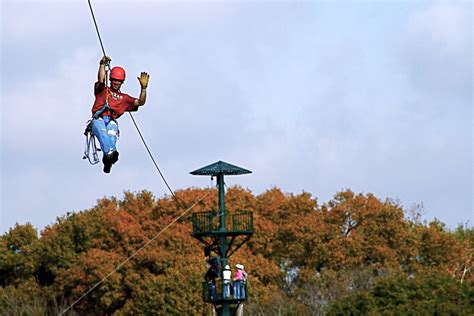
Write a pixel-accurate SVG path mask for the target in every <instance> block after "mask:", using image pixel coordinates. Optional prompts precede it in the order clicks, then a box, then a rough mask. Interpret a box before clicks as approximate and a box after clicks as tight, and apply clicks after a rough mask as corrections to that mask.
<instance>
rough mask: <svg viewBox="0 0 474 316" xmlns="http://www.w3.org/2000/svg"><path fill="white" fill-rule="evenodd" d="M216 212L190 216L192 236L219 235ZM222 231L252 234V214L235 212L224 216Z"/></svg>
mask: <svg viewBox="0 0 474 316" xmlns="http://www.w3.org/2000/svg"><path fill="white" fill-rule="evenodd" d="M220 217H221V215H220V214H219V212H218V211H210V212H197V213H193V214H192V223H193V234H195V235H200V234H207V233H211V234H212V233H219V232H221V231H222V229H221V227H220V225H221V223H220ZM224 230H226V231H228V232H234V233H243V234H248V233H252V232H253V212H251V211H237V212H233V213H226V214H225V215H224Z"/></svg>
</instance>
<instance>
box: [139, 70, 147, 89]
mask: <svg viewBox="0 0 474 316" xmlns="http://www.w3.org/2000/svg"><path fill="white" fill-rule="evenodd" d="M137 79H138V81H139V82H140V85H141V86H142V89H146V87H148V80H149V79H150V75H149V74H147V73H146V72H144V71H143V72H142V73H141V74H140V77H137Z"/></svg>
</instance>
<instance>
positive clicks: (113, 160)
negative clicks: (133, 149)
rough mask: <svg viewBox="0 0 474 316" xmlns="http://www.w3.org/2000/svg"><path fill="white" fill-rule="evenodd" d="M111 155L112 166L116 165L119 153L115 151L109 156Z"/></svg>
mask: <svg viewBox="0 0 474 316" xmlns="http://www.w3.org/2000/svg"><path fill="white" fill-rule="evenodd" d="M109 155H111V156H112V157H111V158H110V161H111V162H112V164H114V163H116V162H117V161H118V157H119V152H118V151H114V152H112V154H109Z"/></svg>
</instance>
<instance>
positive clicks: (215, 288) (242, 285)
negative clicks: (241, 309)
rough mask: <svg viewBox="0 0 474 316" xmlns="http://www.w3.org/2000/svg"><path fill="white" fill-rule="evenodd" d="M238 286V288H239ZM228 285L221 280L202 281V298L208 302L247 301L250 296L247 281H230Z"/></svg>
mask: <svg viewBox="0 0 474 316" xmlns="http://www.w3.org/2000/svg"><path fill="white" fill-rule="evenodd" d="M237 287H238V288H237ZM225 288H226V285H225V284H224V283H223V282H222V281H221V280H218V281H214V282H206V281H204V282H202V299H203V300H204V301H205V302H208V303H213V302H214V303H217V302H223V301H229V302H237V301H246V300H247V298H248V292H247V283H246V282H238V283H235V282H230V283H229V284H227V290H226V289H225Z"/></svg>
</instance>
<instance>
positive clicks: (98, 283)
mask: <svg viewBox="0 0 474 316" xmlns="http://www.w3.org/2000/svg"><path fill="white" fill-rule="evenodd" d="M211 192H212V191H208V192H207V193H206V194H205V195H204V196H202V197H201V198H200V199H199V200H198V201H197V202H195V203H194V204H193V205H191V206H190V207H189V208H188V209H186V210H185V211H184V212H183V213H181V215H179V216H178V217H176V218H175V219H174V220H172V221H171V222H170V223H169V224H168V225H166V227H164V228H163V229H162V230H160V232H158V234H156V235H155V236H154V237H153V238H152V239H150V240H148V241H147V242H146V243H145V244H144V245H143V246H141V247H140V248H138V250H136V251H135V252H134V253H133V254H132V255H131V256H129V257H128V258H127V259H125V260H124V261H122V262H121V263H120V264H119V265H118V266H116V267H115V269H114V270H112V271H111V272H109V274H107V275H106V276H105V277H104V278H102V280H100V281H99V282H97V283H96V284H95V285H94V286H93V287H91V288H90V289H89V290H88V291H87V292H85V293H84V294H82V295H81V297H79V298H78V299H77V300H76V301H75V302H74V303H72V304H71V305H69V307H68V308H66V309H65V310H63V311H62V312H61V313H60V314H59V315H64V313H66V312H67V311H68V310H70V309H71V308H73V307H74V306H75V305H76V304H77V303H79V302H80V301H81V300H82V299H83V298H84V297H86V296H87V295H89V293H90V292H92V291H93V290H94V289H95V288H97V287H98V286H99V285H100V284H102V283H103V282H104V281H105V280H107V279H108V278H109V277H110V276H111V275H112V274H114V273H115V272H117V271H118V270H119V269H120V268H121V267H123V266H124V265H125V264H126V263H127V262H129V261H130V260H132V259H133V257H135V256H136V255H137V254H138V253H139V252H140V251H142V250H143V249H145V248H146V247H147V246H148V245H149V244H151V243H152V242H153V241H155V240H156V239H157V238H158V237H159V236H160V235H161V234H162V233H164V232H165V231H166V230H168V228H170V227H171V226H172V225H173V224H174V223H176V222H177V221H178V220H179V219H180V218H182V217H183V216H185V215H186V214H187V213H188V212H189V211H190V210H191V209H193V208H194V206H196V205H197V204H198V203H200V202H201V201H202V200H204V199H205V198H206V197H207V196H208V195H209V194H210V193H211Z"/></svg>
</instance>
